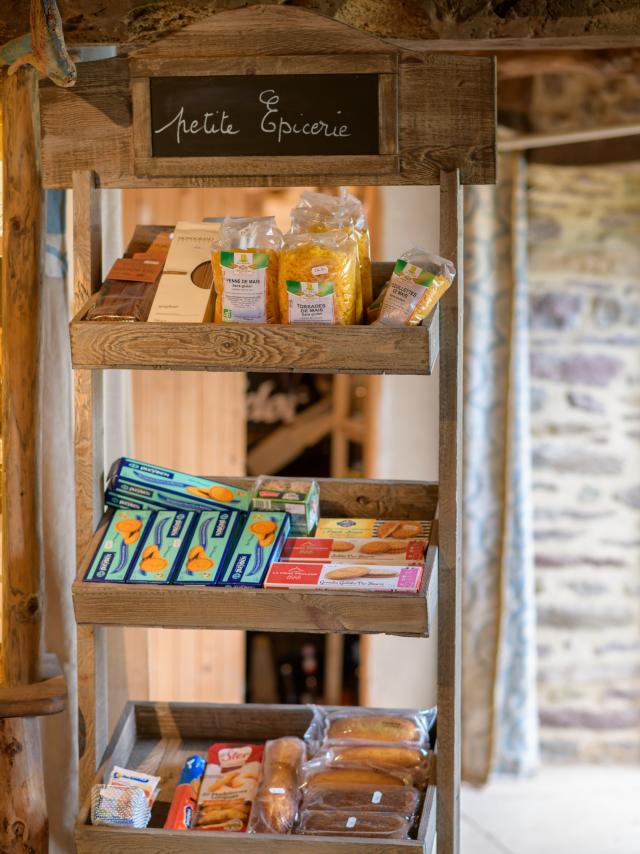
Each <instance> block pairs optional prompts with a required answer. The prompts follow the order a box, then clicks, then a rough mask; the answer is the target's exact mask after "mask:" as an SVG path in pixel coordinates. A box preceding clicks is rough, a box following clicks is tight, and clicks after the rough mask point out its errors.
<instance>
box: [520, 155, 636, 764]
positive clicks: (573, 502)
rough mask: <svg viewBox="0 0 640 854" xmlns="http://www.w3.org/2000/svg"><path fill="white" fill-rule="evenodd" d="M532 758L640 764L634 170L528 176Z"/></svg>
mask: <svg viewBox="0 0 640 854" xmlns="http://www.w3.org/2000/svg"><path fill="white" fill-rule="evenodd" d="M529 184H530V190H529V265H530V273H529V287H530V309H531V317H530V323H531V371H532V410H533V411H532V431H533V466H534V512H535V556H536V579H537V605H538V643H539V649H538V654H539V675H538V687H539V703H540V722H541V740H542V749H543V756H544V757H545V758H546V759H553V760H557V761H571V760H578V761H583V760H584V761H598V762H604V761H619V762H637V761H639V760H640V162H639V163H635V164H623V165H615V166H613V165H612V166H598V167H581V168H567V167H557V166H542V165H532V166H531V167H530V170H529Z"/></svg>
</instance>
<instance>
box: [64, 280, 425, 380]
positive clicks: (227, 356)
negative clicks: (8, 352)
mask: <svg viewBox="0 0 640 854" xmlns="http://www.w3.org/2000/svg"><path fill="white" fill-rule="evenodd" d="M392 268H393V265H392V264H388V263H374V264H373V279H374V290H375V291H378V290H379V289H380V287H381V286H382V285H383V284H384V282H385V281H386V280H387V279H388V277H389V275H390V273H391V270H392ZM95 299H96V297H95V296H94V297H92V299H91V300H90V301H89V302H88V303H87V304H86V305H85V306H84V307H83V308H82V309H81V311H80V312H79V313H78V314H77V315H76V316H75V317H74V319H73V320H72V322H71V325H70V333H71V358H72V363H73V367H74V368H92V369H105V368H117V369H134V370H137V369H145V368H153V369H160V370H185V371H194V370H206V371H257V372H260V371H267V372H276V371H282V372H292V373H314V374H323V373H338V374H339V373H345V374H430V373H431V372H432V370H433V367H434V364H435V361H436V358H437V355H438V346H439V345H438V327H439V313H438V308H437V307H436V309H435V310H434V311H433V312H432V313H431V314H430V315H429V317H428V318H426V320H425V321H424V322H423V324H422V325H421V326H416V327H410V328H392V327H383V326H326V325H318V324H313V325H306V324H305V325H295V324H292V325H273V326H269V325H264V324H256V325H252V324H240V323H238V324H235V323H234V324H231V323H225V324H221V323H148V322H141V323H127V322H118V321H107V322H102V321H93V320H85V319H84V318H85V317H86V315H87V312H88V311H89V308H90V307H91V305H92V302H93V301H94V300H95Z"/></svg>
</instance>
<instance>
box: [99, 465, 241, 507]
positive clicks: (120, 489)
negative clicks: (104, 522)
mask: <svg viewBox="0 0 640 854" xmlns="http://www.w3.org/2000/svg"><path fill="white" fill-rule="evenodd" d="M118 495H121V496H123V497H124V498H128V499H130V500H131V501H135V500H136V499H137V500H138V502H140V503H141V504H145V506H147V507H150V508H151V509H154V508H157V507H163V508H167V509H171V508H175V507H180V508H182V509H185V510H213V509H215V508H219V509H222V510H228V509H232V510H242V511H245V512H246V511H247V510H248V509H249V504H250V501H251V494H250V492H249V491H248V490H247V489H242V487H239V486H232V485H231V484H228V483H219V482H218V481H214V480H208V479H207V478H204V477H198V476H196V475H191V474H185V473H184V472H179V471H174V470H173V469H167V468H163V467H162V466H155V465H152V464H151V463H145V462H142V461H141V460H134V459H131V458H130V457H121V458H120V459H119V460H116V462H115V463H114V464H113V465H112V466H111V470H110V472H109V476H108V479H107V491H106V499H107V503H108V504H111V502H112V501H115V499H116V496H118ZM116 506H117V505H116ZM127 506H130V505H127Z"/></svg>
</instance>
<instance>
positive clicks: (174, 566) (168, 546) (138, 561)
mask: <svg viewBox="0 0 640 854" xmlns="http://www.w3.org/2000/svg"><path fill="white" fill-rule="evenodd" d="M196 519H197V514H196V513H191V512H188V511H187V510H159V511H158V512H157V513H154V514H153V518H152V520H151V525H150V526H149V527H148V528H147V530H146V532H145V537H144V540H143V542H142V546H141V548H140V551H139V552H138V554H137V555H136V558H135V561H134V562H133V564H132V565H131V568H130V571H129V575H128V577H127V583H129V584H168V583H169V582H170V581H171V577H172V576H173V574H174V572H177V571H178V569H179V567H180V562H181V560H182V554H183V552H184V549H185V546H186V544H187V543H188V542H189V538H190V537H191V531H192V530H193V525H194V524H195V521H196Z"/></svg>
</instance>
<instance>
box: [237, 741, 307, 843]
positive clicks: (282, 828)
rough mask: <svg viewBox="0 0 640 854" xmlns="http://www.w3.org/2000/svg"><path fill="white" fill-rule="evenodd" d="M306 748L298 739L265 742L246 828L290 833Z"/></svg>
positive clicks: (266, 831) (296, 810) (295, 813)
mask: <svg viewBox="0 0 640 854" xmlns="http://www.w3.org/2000/svg"><path fill="white" fill-rule="evenodd" d="M305 756H306V747H305V745H304V742H303V741H301V740H300V739H299V738H278V739H275V740H274V741H268V742H267V743H266V745H265V751H264V759H263V766H262V779H261V781H260V786H259V788H258V793H257V795H256V798H255V800H254V802H253V808H252V811H251V819H250V822H249V830H250V831H252V832H254V833H290V832H291V829H292V827H293V823H294V821H295V819H296V815H297V812H298V801H299V798H300V778H301V772H302V764H303V762H304V759H305Z"/></svg>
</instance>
